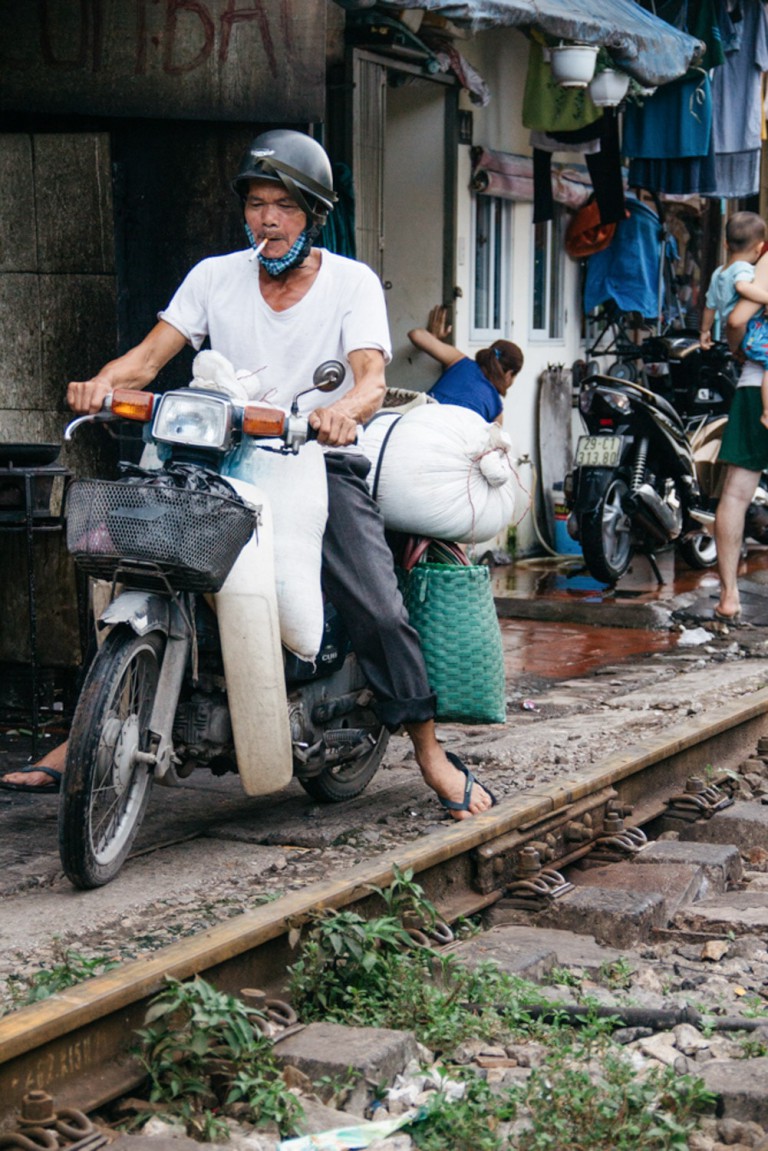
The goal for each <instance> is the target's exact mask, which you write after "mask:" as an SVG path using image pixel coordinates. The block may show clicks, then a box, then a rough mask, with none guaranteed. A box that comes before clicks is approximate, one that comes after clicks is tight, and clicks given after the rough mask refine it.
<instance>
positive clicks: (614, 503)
mask: <svg viewBox="0 0 768 1151" xmlns="http://www.w3.org/2000/svg"><path fill="white" fill-rule="evenodd" d="M628 495H629V488H628V486H627V484H626V483H625V482H624V480H622V479H619V478H617V477H616V476H611V475H610V473H609V476H608V479H607V483H606V485H605V488H604V491H603V493H602V495H601V496H600V498H599V500H598V501H597V502H596V504H595V506H594V507H593V508H591V509H590V510H589V511H586V512H582V514H581V516H580V518H579V539H580V541H581V550H582V554H583V556H584V562H585V563H586V565H587V567H588V569H589V573H590V575H591V576H592V577H593V578H594V579H596V580H599V581H600V582H601V583H607V584H613V583H616V581H617V580H618V579H620V578H621V576H623V575H624V572H625V571H626V570H627V568H628V567H629V562H630V560H631V559H632V552H633V547H632V535H631V531H630V523H629V517H628V515H627V513H626V512H625V511H624V507H623V504H624V502H625V500H626V499H627V497H628Z"/></svg>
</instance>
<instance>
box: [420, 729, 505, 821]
mask: <svg viewBox="0 0 768 1151" xmlns="http://www.w3.org/2000/svg"><path fill="white" fill-rule="evenodd" d="M406 731H407V732H408V735H409V736H410V737H411V739H412V740H413V750H414V754H415V756H416V762H417V763H418V765H419V768H420V769H421V774H422V775H423V777H424V782H425V783H427V784H429V786H430V787H431V788H432V790H433V791H435V792H437V794H438V795H441V796H442V797H443V798H444V799H451V800H453V801H454V803H461V801H462V800H463V799H464V789H465V787H466V784H467V780H466V776H464V775H463V774H462V773H461V772H460V771H459V770H458V768H456V767H455V766H454V765H453V764H452V763H451V761H450V760H449V759H448V758H447V756H446V754H445V752H444V751H443V749H442V747H441V746H440V744H439V743H438V740H437V735H436V733H435V725H434V722H433V721H432V720H428V721H427V722H426V723H411V724H407V725H406ZM491 806H492V805H491V798H490V796H489V795H488V792H487V791H486V790H485V788H484V787H483V786H482V784H480V783H477V782H476V783H475V786H474V787H473V788H472V794H471V796H470V799H469V811H452V812H451V815H452V816H453V818H454V819H469V818H470V817H471V816H473V815H479V813H480V812H481V811H487V810H488V808H489V807H491Z"/></svg>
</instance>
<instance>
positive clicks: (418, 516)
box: [360, 404, 517, 543]
mask: <svg viewBox="0 0 768 1151" xmlns="http://www.w3.org/2000/svg"><path fill="white" fill-rule="evenodd" d="M360 445H361V447H362V450H363V451H364V453H365V454H366V456H367V457H368V458H369V459H370V461H371V471H370V473H369V475H368V484H369V487H370V489H371V492H372V493H373V495H374V497H375V499H376V501H377V503H378V504H379V507H380V508H381V510H382V513H383V515H384V522H385V524H386V526H387V527H388V528H390V529H392V530H394V531H401V532H408V533H409V534H411V535H422V536H433V537H434V538H436V539H444V540H455V541H456V542H458V543H482V542H483V541H485V540H490V539H491V538H492V537H493V536H495V535H497V534H498V533H499V532H500V531H502V530H503V529H504V528H505V527H507V526H508V525H509V524H510V523H511V522H512V520H513V519H514V515H515V490H516V486H517V481H516V478H515V473H514V469H513V467H512V459H511V454H512V445H511V442H510V439H509V437H508V436H507V435H506V433H505V432H503V431H502V430H501V428H500V427H499V425H498V424H489V423H486V421H485V420H484V419H483V417H482V416H480V415H478V413H477V412H473V411H471V410H470V409H469V408H461V407H457V406H455V405H453V404H428V405H425V406H423V407H418V408H413V409H412V410H411V411H409V412H406V413H405V415H399V414H397V413H394V412H387V411H384V412H381V413H379V414H378V415H377V416H375V417H374V418H373V420H371V422H370V423H369V424H368V426H367V427H366V428H365V430H364V432H363V434H362V436H361V438H360Z"/></svg>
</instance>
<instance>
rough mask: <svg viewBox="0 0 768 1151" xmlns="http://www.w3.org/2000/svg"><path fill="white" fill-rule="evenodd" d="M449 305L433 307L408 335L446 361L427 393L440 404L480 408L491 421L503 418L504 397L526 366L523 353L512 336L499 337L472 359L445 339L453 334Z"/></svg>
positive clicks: (433, 356) (440, 359)
mask: <svg viewBox="0 0 768 1151" xmlns="http://www.w3.org/2000/svg"><path fill="white" fill-rule="evenodd" d="M450 331H451V329H450V327H449V326H448V325H447V324H446V309H445V308H444V307H440V306H438V307H436V308H433V309H432V311H431V312H430V313H429V319H428V321H427V327H426V328H414V329H413V330H412V331H410V332H409V333H408V339H409V340H410V341H411V343H412V344H413V345H414V347H416V348H419V349H420V351H422V352H426V353H427V354H428V355H430V356H432V358H433V359H435V360H437V362H438V363H439V364H442V365H443V368H444V371H443V374H442V375H441V376H440V379H439V380H438V381H437V383H435V384H434V385H433V386H432V387H431V388H430V389H429V392H428V393H427V394H428V395H430V396H432V397H433V398H434V399H436V400H437V401H438V402H439V403H441V404H455V405H458V406H459V407H462V408H470V409H471V410H472V411H473V412H477V413H478V414H479V415H481V416H482V417H483V419H484V420H486V421H487V422H488V423H489V424H490V423H497V424H500V423H501V422H502V414H503V411H504V405H503V404H502V399H503V398H504V396H505V395H506V394H507V392H508V391H509V389H510V388H511V387H512V384H513V383H514V382H515V377H516V376H517V373H518V372H519V371H520V369H521V368H522V366H523V353H522V352H521V351H520V349H519V348H518V346H517V344H513V343H511V342H510V341H509V340H496V341H494V343H492V344H491V346H490V348H481V349H480V351H479V352H477V354H476V355H475V358H474V360H472V359H470V358H469V356H466V355H465V354H464V353H463V352H460V351H459V349H458V348H455V347H453V345H452V344H446V343H445V339H446V337H447V336H448V335H449V334H450Z"/></svg>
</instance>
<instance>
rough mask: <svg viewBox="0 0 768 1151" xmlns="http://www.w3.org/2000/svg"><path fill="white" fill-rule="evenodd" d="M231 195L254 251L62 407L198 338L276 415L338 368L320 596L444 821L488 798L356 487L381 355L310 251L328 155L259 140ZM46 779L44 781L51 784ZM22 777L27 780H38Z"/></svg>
mask: <svg viewBox="0 0 768 1151" xmlns="http://www.w3.org/2000/svg"><path fill="white" fill-rule="evenodd" d="M232 186H233V189H234V191H235V192H236V194H237V196H238V197H239V200H240V203H241V207H242V211H243V218H244V225H245V231H246V236H247V238H248V242H249V245H250V247H251V249H252V251H251V252H249V251H248V250H247V249H245V250H242V251H238V252H233V253H230V254H228V255H224V256H215V257H210V258H208V259H205V260H203V261H201V262H200V263H199V264H197V265H196V266H195V267H194V268H192V269H191V271H190V272H189V273H188V275H187V277H186V278H185V279H184V281H183V282H182V284H181V285H180V287H179V288H178V290H177V292H176V293H175V295H174V296H173V299H172V300H171V302H170V304H169V305H168V307H167V308H166V309H165V310H164V311H163V312H160V313H159V320H158V323H157V324H156V325H155V327H154V328H153V329H152V330H151V331H150V332H149V334H148V335H147V336H146V337H145V339H144V340H143V341H142V342H141V343H140V344H138V345H137V346H136V347H134V348H132V349H130V350H129V351H128V352H126V353H125V354H124V355H122V356H120V357H118V358H117V359H115V360H112V361H110V362H109V363H108V364H106V365H105V366H104V367H103V368H102V369H101V371H99V372H98V373H97V375H95V376H94V377H93V378H92V379H90V380H85V381H80V382H72V383H70V385H69V387H68V390H67V402H68V403H69V405H70V407H71V408H72V409H73V410H74V411H76V412H82V413H89V412H90V413H92V412H96V411H98V410H100V408H101V405H102V401H103V399H104V397H105V396H106V395H108V394H109V393H111V392H113V391H114V390H115V389H116V388H118V387H122V388H135V389H141V388H145V387H146V386H147V385H148V384H149V383H150V382H151V381H152V380H154V378H155V376H156V375H157V373H158V372H159V371H160V370H161V368H163V367H164V366H165V364H167V363H168V362H169V360H171V359H172V357H173V356H175V355H176V354H177V353H178V352H180V351H181V350H182V348H184V347H185V346H186V344H188V343H189V344H191V345H192V346H193V347H195V348H200V346H201V344H202V343H203V341H204V340H205V339H206V337H207V338H208V339H209V340H210V343H211V347H212V348H213V349H214V350H216V351H218V352H221V353H222V354H223V355H224V356H226V357H227V359H228V360H229V361H230V362H231V363H232V364H233V365H234V366H235V367H236V368H237V369H238V370H240V371H242V370H246V371H251V372H254V373H258V378H259V383H260V385H261V384H263V389H261V388H260V394H261V396H262V397H263V398H264V399H268V400H269V401H270V402H272V403H275V404H277V405H279V406H284V407H286V408H287V407H288V406H289V405H290V401H291V398H292V396H293V394H294V392H295V384H296V381H297V380H304V379H308V378H311V376H312V370H313V369H314V367H315V366H316V365H317V364H318V363H320V362H321V361H323V360H330V359H338V360H341V362H342V363H343V364H344V365H345V366H346V367H347V379H348V380H350V382H349V383H348V384H347V385H345V387H344V388H342V389H341V391H342V393H343V394H342V395H341V398H337V397H338V393H336V394H334V395H333V396H332V397H331V396H330V395H329V396H324V395H323V396H321V397H320V399H319V400H318V399H317V397H316V396H315V397H313V399H312V401H311V402H312V404H314V405H317V406H315V407H314V408H313V410H312V411H311V414H310V415H309V422H310V424H311V425H312V427H313V428H314V429H315V430H316V433H317V439H318V441H319V442H320V444H322V445H323V446H324V448H325V461H326V471H327V476H328V496H329V514H328V522H327V526H326V531H325V536H324V540H323V588H324V591H325V592H326V593H327V594H328V596H329V598H330V599H331V600H332V602H333V603H334V605H335V607H336V609H337V611H338V612H339V615H340V616H341V618H342V621H343V623H344V625H345V627H346V628H347V631H348V633H349V635H350V639H351V642H352V646H353V648H354V650H355V653H356V655H357V657H358V660H359V662H360V664H361V666H362V668H363V670H364V673H365V675H366V678H367V680H368V683H369V684H370V685H371V687H372V689H373V691H374V695H375V699H376V705H375V706H376V708H377V711H378V714H379V716H380V718H381V720H382V721H383V722H384V723H385V724H386V726H387V727H388V728H389V729H390V730H391V731H395V730H397V729H399V728H400V727H401V726H402V727H404V728H405V730H406V731H407V732H408V734H409V736H410V738H411V740H412V741H413V746H414V752H415V756H416V761H417V763H418V765H419V768H420V770H421V773H422V775H423V777H424V780H425V782H426V783H427V784H428V785H429V786H430V787H431V788H432V789H433V790H434V791H435V792H436V793H437V796H438V799H439V800H440V802H441V803H442V804H443V806H444V807H446V808H447V809H448V810H449V811H450V812H451V815H452V816H453V817H454V818H456V819H465V818H468V817H469V816H471V815H475V814H478V813H480V812H482V811H485V810H487V809H488V808H489V807H490V806H492V804H493V802H494V799H493V796H492V795H491V793H490V792H489V791H488V790H487V789H486V788H484V787H483V786H482V785H481V784H480V783H479V782H478V781H476V780H475V779H474V777H473V776H472V774H471V773H470V772H469V771H468V769H467V768H466V767H465V766H464V765H463V764H462V763H461V761H460V760H459V759H458V757H456V756H455V755H452V754H451V753H448V754H446V753H445V752H444V751H443V749H442V747H441V745H440V743H439V742H438V740H437V737H436V732H435V724H434V716H435V696H434V694H433V692H432V691H431V689H430V686H429V682H428V679H427V673H426V668H425V665H424V660H423V657H422V654H421V648H420V645H419V641H418V636H417V634H416V632H415V631H414V630H413V629H412V628H411V627H410V625H409V623H408V618H407V614H406V612H405V609H404V607H403V604H402V598H401V596H400V593H399V591H398V587H397V580H396V576H395V571H394V565H393V560H392V555H391V552H390V550H389V548H388V546H387V543H386V540H385V538H384V530H383V520H382V517H381V515H380V513H379V510H378V508H377V507H376V505H375V504H374V502H373V501H372V499H371V497H370V494H369V492H368V488H367V485H366V482H365V476H366V473H367V471H368V467H369V464H368V461H367V460H366V459H365V458H364V457H363V456H362V455H361V454H360V453H358V452H357V451H356V450H355V448H354V441H355V438H356V435H357V428H358V425H359V424H362V423H365V422H366V421H367V420H369V419H370V418H371V416H372V415H373V414H374V413H375V412H376V411H377V410H378V408H379V407H380V406H381V403H382V401H383V398H384V394H385V376H384V368H385V364H386V363H387V362H388V361H389V359H390V358H391V349H390V337H389V330H388V324H387V317H386V307H385V303H384V296H383V292H382V289H381V285H380V283H379V281H378V278H377V277H376V276H375V274H374V273H373V272H372V271H371V269H369V268H368V267H367V266H366V265H364V264H361V263H358V262H357V261H355V260H349V259H346V258H344V257H341V256H337V255H335V254H334V253H331V252H329V251H327V250H325V249H320V248H316V247H313V240H315V239H316V238H317V235H318V232H319V230H320V228H321V227H322V224H323V223H324V221H325V219H326V217H327V214H328V212H329V211H331V210H332V209H333V205H334V201H335V199H336V196H335V193H334V191H333V181H332V174H331V165H330V161H329V159H328V156H327V154H326V153H325V151H324V149H323V148H322V147H321V146H320V145H319V144H318V143H317V142H316V141H314V140H313V139H312V138H311V137H309V136H306V135H304V134H303V133H300V132H294V131H287V130H276V131H270V132H265V133H262V134H261V135H260V136H258V137H257V138H256V139H255V140H254V141H253V142H252V144H251V146H250V148H249V149H248V151H247V152H246V153H245V155H244V156H243V159H242V161H241V164H240V168H239V170H238V172H237V174H236V176H235V179H234V180H233V182H232ZM27 771H28V772H29V771H30V769H27ZM19 774H20V773H13V774H11V775H7V776H5V777H4V780H0V786H3V785H5V786H13V784H14V778H15V776H18V775H19ZM48 775H50V771H48V772H47V774H42V775H41V782H42V783H46V782H47V783H49V784H50V779H48V778H47V776H48ZM27 778H28V781H29V784H31V783H32V779H33V778H34V777H33V776H28V777H27ZM17 782H18V781H17Z"/></svg>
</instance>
